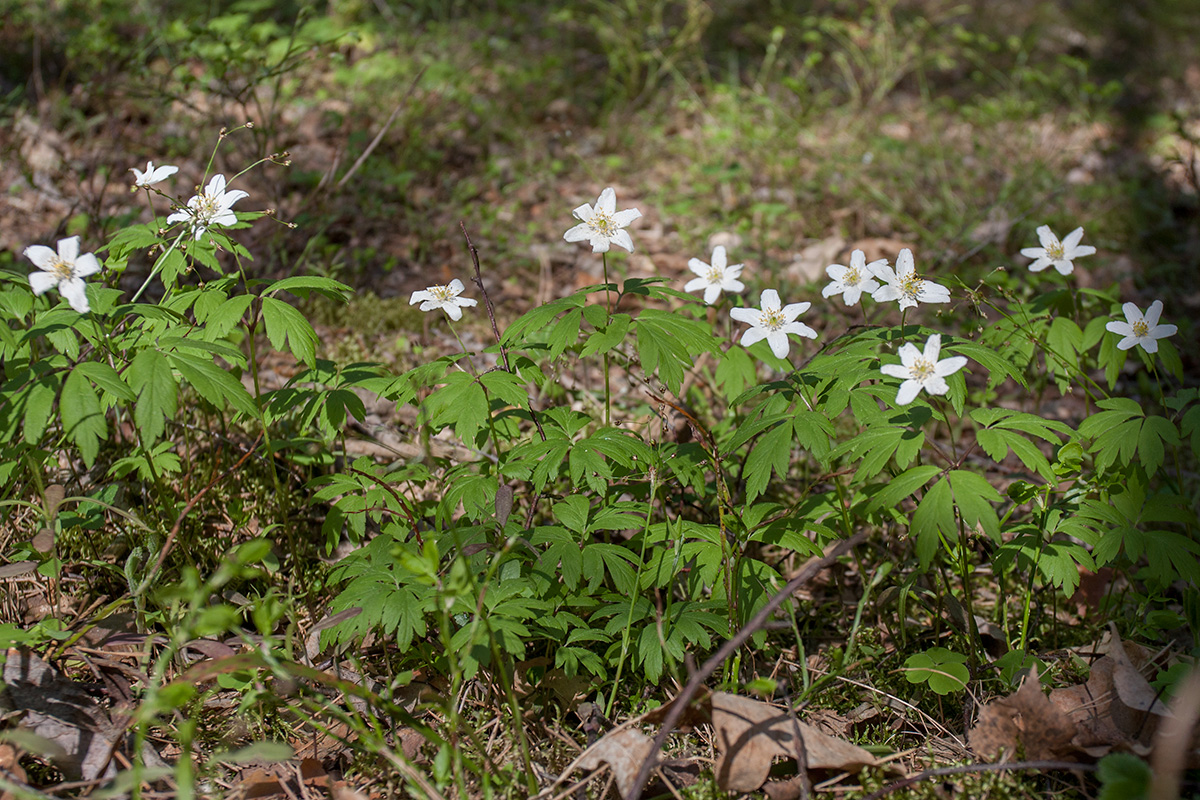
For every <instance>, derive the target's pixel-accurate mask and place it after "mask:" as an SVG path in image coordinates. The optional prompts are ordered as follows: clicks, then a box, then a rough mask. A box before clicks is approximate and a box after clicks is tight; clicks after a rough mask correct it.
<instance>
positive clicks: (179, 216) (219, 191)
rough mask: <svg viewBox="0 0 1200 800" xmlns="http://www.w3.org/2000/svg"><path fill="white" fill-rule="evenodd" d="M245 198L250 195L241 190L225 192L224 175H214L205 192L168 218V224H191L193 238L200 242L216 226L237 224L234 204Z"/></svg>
mask: <svg viewBox="0 0 1200 800" xmlns="http://www.w3.org/2000/svg"><path fill="white" fill-rule="evenodd" d="M243 197H249V195H248V194H246V192H243V191H242V190H241V189H234V190H233V191H232V192H227V191H225V176H224V175H220V174H217V175H213V176H212V180H210V181H209V182H208V186H206V187H205V188H204V191H203V192H201V193H200V194H198V195H196V196H195V197H193V198H192V199H191V200H188V202H187V208H181V209H179V210H178V211H176V212H175V213H174V214H172V215H171V216H169V217H167V222H187V223H189V224H190V225H191V226H192V235H193V237H194V238H195V239H196V240H199V239H200V237H201V236H203V235H204V232H205V231H207V230H208V229H209V228H211V227H213V226H215V225H233V224H234V223H235V222H237V217H236V216H235V215H234V213H233V211H232V209H233V204H234V203H236V202H237V201H238V200H241V199H242V198H243Z"/></svg>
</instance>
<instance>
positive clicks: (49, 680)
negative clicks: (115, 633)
mask: <svg viewBox="0 0 1200 800" xmlns="http://www.w3.org/2000/svg"><path fill="white" fill-rule="evenodd" d="M6 659H7V660H6V661H5V662H4V668H3V670H0V678H2V681H3V689H2V690H0V711H18V712H24V713H23V714H22V715H21V717H20V725H21V727H22V728H25V729H26V730H29V731H31V732H32V733H34V734H35V735H37V736H40V737H42V738H43V739H46V740H49V741H50V742H51V743H52V744H54V745H55V746H57V747H58V748H61V750H62V753H61V755H58V756H57V757H55V758H54V759H53V761H54V763H55V765H56V766H57V767H58V768H59V769H61V770H62V771H63V774H64V775H66V776H67V777H68V778H69V779H70V780H85V781H88V780H95V779H96V778H110V777H112V776H113V775H115V774H116V770H115V768H114V767H113V766H112V764H110V763H109V761H110V759H111V758H112V753H113V750H114V749H115V748H116V745H117V742H119V741H120V739H121V736H122V734H123V733H124V731H123V729H122V728H121V726H119V725H116V724H114V723H113V721H112V720H111V719H110V718H109V716H108V713H107V712H106V711H105V710H104V709H103V708H102V707H101V706H100V705H99V703H97V702H96V700H95V699H93V698H92V697H91V696H90V695H89V694H88V693H87V692H85V691H84V690H83V689H82V688H81V687H80V686H79V684H77V683H75V682H74V681H71V680H68V679H66V678H64V677H63V676H61V675H60V674H59V673H58V672H57V671H56V670H55V669H54V668H53V667H51V666H50V665H49V664H47V663H46V662H45V661H43V660H42V659H40V658H38V657H37V656H36V655H34V654H33V653H27V652H25V651H23V650H17V649H10V650H9V651H8V653H7V657H6Z"/></svg>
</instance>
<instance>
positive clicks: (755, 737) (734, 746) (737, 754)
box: [712, 692, 879, 792]
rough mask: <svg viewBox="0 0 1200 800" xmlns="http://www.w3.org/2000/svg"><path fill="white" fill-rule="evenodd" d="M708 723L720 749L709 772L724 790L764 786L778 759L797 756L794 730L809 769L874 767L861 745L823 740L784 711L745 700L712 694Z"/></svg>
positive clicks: (723, 693) (870, 756) (748, 699)
mask: <svg viewBox="0 0 1200 800" xmlns="http://www.w3.org/2000/svg"><path fill="white" fill-rule="evenodd" d="M712 721H713V728H714V729H715V733H716V747H717V750H718V751H719V753H718V754H717V761H716V764H715V766H714V771H715V773H716V778H717V785H718V786H719V787H720V788H722V789H724V790H725V791H731V792H752V791H755V790H756V789H758V788H760V787H761V786H762V785H763V783H765V782H766V780H767V776H768V775H769V773H770V771H771V763H772V762H773V761H774V760H775V758H776V757H777V756H782V757H784V758H797V757H798V747H797V742H796V733H797V731H798V732H799V734H800V737H801V739H802V740H803V746H804V756H805V761H806V764H807V767H808V769H831V770H848V771H854V770H858V769H861V768H862V767H867V766H875V765H877V764H878V763H879V762H878V761H877V760H876V758H875V757H874V756H873V755H871V754H870V753H868V752H867V751H866V750H863V749H862V748H861V747H856V746H855V745H852V744H850V743H849V742H846V741H842V740H841V739H835V738H833V737H832V736H826V735H825V734H823V733H821V732H820V731H818V730H817V729H816V728H814V727H812V726H811V725H806V724H805V723H803V722H800V721H799V720H796V719H793V718H792V716H791V715H790V714H789V713H788V712H787V711H786V710H784V709H780V708H776V707H775V706H772V705H768V704H767V703H763V702H760V701H758V700H752V699H750V698H748V697H741V696H739V695H734V694H727V693H725V692H715V693H714V694H713V696H712Z"/></svg>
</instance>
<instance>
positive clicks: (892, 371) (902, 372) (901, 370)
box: [879, 364, 912, 378]
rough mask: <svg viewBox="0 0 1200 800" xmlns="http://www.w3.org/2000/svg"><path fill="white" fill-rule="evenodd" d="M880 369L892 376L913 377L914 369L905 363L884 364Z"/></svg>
mask: <svg viewBox="0 0 1200 800" xmlns="http://www.w3.org/2000/svg"><path fill="white" fill-rule="evenodd" d="M879 371H880V372H882V373H883V374H884V375H887V376H889V377H892V378H910V377H912V371H911V370H910V369H909V368H908V367H906V366H904V365H903V364H884V365H883V366H881V367H880V368H879Z"/></svg>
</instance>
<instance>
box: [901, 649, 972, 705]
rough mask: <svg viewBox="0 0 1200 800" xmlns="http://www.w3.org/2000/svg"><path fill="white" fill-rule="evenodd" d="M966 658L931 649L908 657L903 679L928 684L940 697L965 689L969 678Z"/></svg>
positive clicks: (944, 650) (943, 650)
mask: <svg viewBox="0 0 1200 800" xmlns="http://www.w3.org/2000/svg"><path fill="white" fill-rule="evenodd" d="M966 661H967V657H966V656H964V655H960V654H958V653H954V652H951V651H950V650H947V649H946V648H944V647H931V648H930V649H928V650H926V651H925V652H924V653H917V654H915V655H912V656H909V657H908V658H907V659H906V660H905V662H904V678H905V680H907V681H908V682H909V683H928V684H929V688H930V689H932V690H933V691H935V692H937V693H938V694H941V695H946V694H950V693H951V692H960V691H962V690H963V689H965V688H967V681H968V680H969V679H970V677H971V673H970V671H969V670H968V669H967V667H966Z"/></svg>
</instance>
